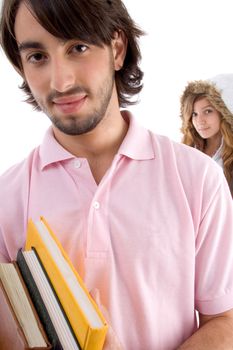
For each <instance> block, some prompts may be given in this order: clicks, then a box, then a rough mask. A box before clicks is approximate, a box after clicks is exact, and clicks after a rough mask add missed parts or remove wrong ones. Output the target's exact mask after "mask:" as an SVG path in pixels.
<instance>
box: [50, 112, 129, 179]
mask: <svg viewBox="0 0 233 350" xmlns="http://www.w3.org/2000/svg"><path fill="white" fill-rule="evenodd" d="M53 129H54V135H55V138H56V139H57V141H58V142H59V143H60V144H61V145H62V146H63V147H64V148H65V149H66V150H67V151H69V152H70V153H72V154H73V155H74V156H76V157H79V158H86V159H87V160H88V162H89V165H90V168H91V171H92V174H93V177H94V178H95V181H96V183H97V184H98V183H99V182H100V181H101V179H102V177H103V176H104V174H105V173H106V171H107V170H108V168H109V167H110V165H111V163H112V160H113V158H114V156H115V154H116V153H117V151H118V149H119V147H120V145H121V143H122V141H123V139H124V137H125V135H126V133H127V130H128V124H127V122H126V121H125V120H124V118H123V117H122V116H121V113H120V111H119V113H116V114H115V115H114V117H108V118H104V119H103V120H102V121H101V122H100V123H99V125H98V126H97V127H96V128H95V129H94V130H92V131H90V132H88V133H86V134H83V135H76V136H70V135H66V134H64V133H62V132H61V131H59V130H57V129H56V128H53Z"/></svg>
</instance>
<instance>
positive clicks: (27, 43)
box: [18, 41, 45, 52]
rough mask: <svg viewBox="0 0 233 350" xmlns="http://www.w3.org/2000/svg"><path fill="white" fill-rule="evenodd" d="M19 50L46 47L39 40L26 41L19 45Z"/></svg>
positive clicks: (42, 48)
mask: <svg viewBox="0 0 233 350" xmlns="http://www.w3.org/2000/svg"><path fill="white" fill-rule="evenodd" d="M18 49H19V52H23V51H26V50H28V49H39V50H44V49H45V47H44V45H42V44H41V43H39V42H37V41H25V42H22V43H20V44H19V45H18Z"/></svg>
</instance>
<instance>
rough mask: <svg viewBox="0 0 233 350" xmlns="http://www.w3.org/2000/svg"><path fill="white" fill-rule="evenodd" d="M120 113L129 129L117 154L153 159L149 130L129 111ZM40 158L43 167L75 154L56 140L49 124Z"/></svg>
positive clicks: (138, 158) (133, 157) (136, 158)
mask: <svg viewBox="0 0 233 350" xmlns="http://www.w3.org/2000/svg"><path fill="white" fill-rule="evenodd" d="M121 114H122V117H123V118H124V119H125V120H126V122H127V123H128V124H129V129H128V132H127V134H126V136H125V138H124V140H123V142H122V144H121V146H120V148H119V150H118V152H117V154H118V155H124V156H126V157H129V158H132V159H135V160H146V159H153V158H154V157H155V154H154V150H153V145H152V138H151V134H150V131H148V130H147V129H145V128H144V127H142V126H141V125H139V123H138V122H137V120H136V118H134V117H133V116H132V114H131V113H130V112H129V111H126V110H124V111H121ZM40 158H41V169H43V168H45V167H46V166H47V165H49V164H52V163H56V162H60V161H64V160H67V159H72V158H75V156H74V155H72V154H71V153H70V152H68V151H67V150H66V149H65V148H63V147H62V146H61V145H60V144H59V143H58V142H57V140H56V139H55V137H54V134H53V129H52V127H51V126H50V127H49V129H48V130H47V132H46V134H45V137H44V140H43V143H42V144H41V146H40Z"/></svg>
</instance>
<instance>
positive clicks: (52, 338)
mask: <svg viewBox="0 0 233 350" xmlns="http://www.w3.org/2000/svg"><path fill="white" fill-rule="evenodd" d="M17 265H18V267H19V270H20V273H21V275H22V277H23V280H24V282H25V284H26V287H27V289H28V292H29V294H30V297H31V299H32V302H33V304H34V306H35V309H36V311H37V314H38V316H39V318H40V321H41V323H42V325H43V327H44V330H45V332H46V334H47V337H48V340H49V342H50V343H51V344H52V347H53V348H52V349H53V350H63V347H62V345H61V343H60V340H59V338H58V335H57V333H56V330H55V328H54V326H53V323H52V321H51V318H50V316H49V313H48V311H47V309H46V306H45V304H44V301H43V299H42V297H41V295H40V292H39V290H38V288H37V285H36V283H35V281H34V279H33V276H32V274H31V272H30V269H29V267H28V265H27V263H26V261H25V259H24V256H23V253H22V251H21V250H19V252H18V254H17Z"/></svg>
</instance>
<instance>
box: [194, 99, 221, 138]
mask: <svg viewBox="0 0 233 350" xmlns="http://www.w3.org/2000/svg"><path fill="white" fill-rule="evenodd" d="M192 123H193V126H194V128H195V129H196V131H197V132H198V134H199V135H200V136H201V137H202V138H203V139H209V138H212V137H215V136H217V135H218V136H219V134H220V123H221V115H220V113H219V112H218V111H217V110H216V109H215V108H214V107H213V106H212V105H211V104H210V102H209V101H208V99H207V98H206V97H203V98H202V99H199V100H197V101H196V102H194V104H193V112H192Z"/></svg>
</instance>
